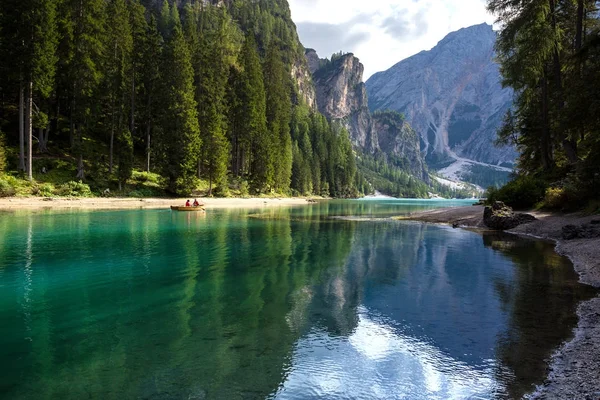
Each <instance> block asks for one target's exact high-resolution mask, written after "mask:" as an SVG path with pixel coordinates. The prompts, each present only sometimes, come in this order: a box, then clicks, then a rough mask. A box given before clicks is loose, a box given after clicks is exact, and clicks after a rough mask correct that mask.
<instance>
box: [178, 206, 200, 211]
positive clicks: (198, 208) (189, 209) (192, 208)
mask: <svg viewBox="0 0 600 400" xmlns="http://www.w3.org/2000/svg"><path fill="white" fill-rule="evenodd" d="M171 210H173V211H204V206H198V207H185V206H182V207H180V206H171Z"/></svg>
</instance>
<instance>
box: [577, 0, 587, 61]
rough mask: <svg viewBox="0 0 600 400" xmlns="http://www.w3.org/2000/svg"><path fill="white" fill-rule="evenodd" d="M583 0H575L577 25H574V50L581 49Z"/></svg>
mask: <svg viewBox="0 0 600 400" xmlns="http://www.w3.org/2000/svg"><path fill="white" fill-rule="evenodd" d="M583 2H584V0H577V25H576V27H575V52H576V53H577V52H578V51H579V50H581V44H582V43H583V14H584V10H585V7H584V4H583Z"/></svg>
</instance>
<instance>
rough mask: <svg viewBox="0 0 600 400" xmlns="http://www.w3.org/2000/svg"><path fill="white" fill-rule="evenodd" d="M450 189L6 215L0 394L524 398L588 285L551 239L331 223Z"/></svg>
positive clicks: (411, 205)
mask: <svg viewBox="0 0 600 400" xmlns="http://www.w3.org/2000/svg"><path fill="white" fill-rule="evenodd" d="M448 204H449V203H447V202H439V201H438V202H431V201H428V202H422V201H413V202H408V201H393V200H385V201H373V200H371V201H345V202H327V203H322V204H317V205H311V206H306V207H299V208H292V209H261V210H229V211H228V210H210V211H209V212H207V213H206V215H202V214H194V213H189V214H186V213H172V212H171V211H168V210H164V211H163V210H156V211H141V210H136V211H118V212H72V213H68V212H67V213H52V212H42V213H28V212H20V213H0V398H2V399H84V398H90V399H264V398H269V399H317V398H319V399H322V398H324V399H373V398H381V399H436V398H438V399H451V398H455V399H462V398H472V399H476V398H484V399H488V398H518V397H520V396H521V395H523V394H524V393H527V392H528V391H531V390H532V389H533V388H534V387H535V384H539V383H541V381H543V379H544V375H545V373H546V364H545V361H544V360H545V358H547V357H548V356H549V355H550V354H551V352H552V351H553V350H554V349H555V348H556V347H557V346H559V345H560V343H561V342H562V341H563V340H565V339H567V338H568V337H569V335H570V332H571V331H572V329H573V327H574V326H575V324H576V322H577V320H576V315H575V309H576V306H577V304H578V302H579V301H581V300H582V299H586V298H589V297H591V296H592V295H593V294H594V291H593V290H592V289H591V288H588V287H586V286H582V285H580V284H578V283H577V276H576V274H575V273H574V272H573V269H572V266H571V265H570V264H569V262H568V261H567V260H565V259H564V258H562V257H560V256H558V255H557V254H555V253H554V252H553V246H551V245H549V244H547V243H544V242H539V241H529V240H524V239H516V238H514V237H511V236H505V235H498V234H481V233H476V232H470V231H465V230H456V229H451V228H448V227H444V226H438V225H425V224H419V223H411V222H401V221H391V220H367V221H354V220H340V219H331V218H330V217H331V216H367V217H386V216H390V215H396V214H402V213H405V212H408V211H415V210H417V209H423V208H432V207H439V206H441V205H448ZM456 204H462V205H465V204H469V203H468V202H457V203H456Z"/></svg>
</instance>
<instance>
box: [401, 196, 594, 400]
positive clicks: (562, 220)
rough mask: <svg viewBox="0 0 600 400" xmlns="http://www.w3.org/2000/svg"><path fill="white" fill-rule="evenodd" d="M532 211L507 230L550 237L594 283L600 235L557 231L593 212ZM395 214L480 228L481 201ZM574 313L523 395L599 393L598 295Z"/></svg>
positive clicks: (586, 220) (581, 274) (584, 398)
mask: <svg viewBox="0 0 600 400" xmlns="http://www.w3.org/2000/svg"><path fill="white" fill-rule="evenodd" d="M532 214H533V215H535V217H536V218H538V221H535V222H532V223H530V224H526V225H521V226H518V227H517V228H515V229H513V230H511V231H508V232H510V233H514V234H517V235H524V236H532V237H536V238H541V239H548V240H552V241H554V242H555V243H556V251H557V252H558V253H560V254H562V255H564V256H567V257H569V259H570V260H571V261H572V262H573V265H574V267H575V270H576V271H577V273H578V274H579V277H580V280H581V282H583V283H586V284H588V285H592V286H595V287H600V238H596V239H576V240H569V241H565V240H562V236H561V232H562V227H563V226H564V225H568V224H572V225H580V224H583V223H589V222H590V221H591V220H592V219H598V216H581V215H578V214H561V215H556V214H548V213H540V212H534V213H532ZM397 219H406V220H413V221H422V222H429V223H442V224H452V225H455V226H460V227H465V228H484V225H483V207H482V206H473V207H457V208H445V209H440V210H432V211H424V212H418V213H414V214H411V215H409V216H403V217H398V218H397ZM577 315H578V316H579V323H578V325H577V328H576V329H575V332H574V337H573V339H571V340H570V341H568V342H566V343H564V344H563V345H562V346H561V347H560V348H559V349H558V350H557V351H556V352H555V353H554V354H553V355H552V358H551V360H550V366H549V368H548V370H549V374H548V378H547V379H546V381H545V382H544V384H543V385H541V386H540V387H538V389H537V391H536V392H535V393H533V394H532V395H530V396H528V398H531V399H577V400H579V399H581V400H587V399H590V400H591V399H594V400H596V399H600V296H599V297H596V298H594V299H591V300H589V301H586V302H583V303H581V304H580V305H579V307H578V309H577Z"/></svg>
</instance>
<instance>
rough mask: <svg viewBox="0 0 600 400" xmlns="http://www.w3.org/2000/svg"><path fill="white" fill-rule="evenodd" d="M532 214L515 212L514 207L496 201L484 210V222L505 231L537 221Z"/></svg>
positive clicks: (492, 227)
mask: <svg viewBox="0 0 600 400" xmlns="http://www.w3.org/2000/svg"><path fill="white" fill-rule="evenodd" d="M535 220H536V218H535V217H534V216H533V215H530V214H521V213H515V212H514V211H513V210H512V208H510V207H509V206H507V205H506V204H504V203H503V202H501V201H495V202H494V203H492V205H491V206H487V207H485V209H484V211H483V223H484V224H485V226H487V227H488V228H491V229H496V230H500V231H504V230H507V229H513V228H516V227H517V226H519V225H522V224H527V223H529V222H533V221H535Z"/></svg>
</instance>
